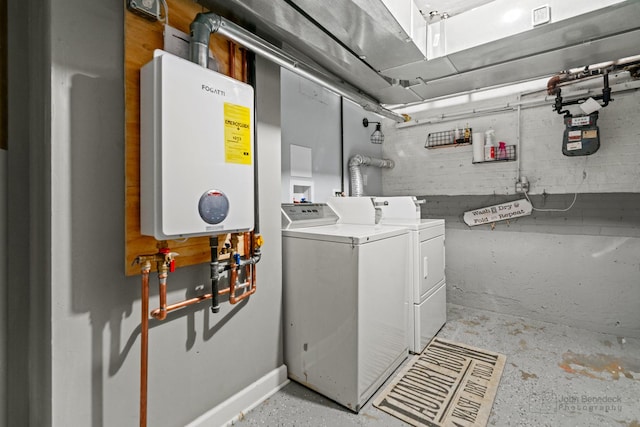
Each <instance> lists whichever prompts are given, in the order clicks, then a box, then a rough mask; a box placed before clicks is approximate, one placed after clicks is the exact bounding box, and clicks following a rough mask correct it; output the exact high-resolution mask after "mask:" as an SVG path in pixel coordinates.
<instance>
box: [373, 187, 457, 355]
mask: <svg viewBox="0 0 640 427" xmlns="http://www.w3.org/2000/svg"><path fill="white" fill-rule="evenodd" d="M373 204H374V207H375V209H376V210H377V211H378V212H379V214H378V216H379V217H380V223H381V224H393V225H400V226H403V227H407V228H408V229H409V234H410V236H411V250H410V255H409V257H410V258H411V264H412V268H411V273H410V274H411V279H410V282H411V285H410V288H409V300H408V301H409V302H408V303H409V323H408V336H409V351H411V352H412V353H421V352H422V350H424V348H425V347H426V345H427V344H429V341H431V339H432V338H433V337H434V336H435V335H436V333H437V332H438V331H439V330H440V328H442V326H443V325H444V324H445V322H446V321H447V288H446V280H445V248H444V241H445V234H444V219H424V218H420V206H419V204H418V200H417V199H416V197H413V196H396V197H374V198H373Z"/></svg>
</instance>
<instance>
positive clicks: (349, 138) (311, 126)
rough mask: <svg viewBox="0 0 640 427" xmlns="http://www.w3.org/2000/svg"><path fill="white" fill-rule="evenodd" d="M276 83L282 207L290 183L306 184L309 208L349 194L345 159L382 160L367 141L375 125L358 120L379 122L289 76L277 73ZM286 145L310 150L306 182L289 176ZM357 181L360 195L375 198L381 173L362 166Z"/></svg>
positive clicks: (373, 116)
mask: <svg viewBox="0 0 640 427" xmlns="http://www.w3.org/2000/svg"><path fill="white" fill-rule="evenodd" d="M281 78H282V87H281V92H282V203H291V202H292V200H290V197H289V195H290V192H291V191H290V186H291V180H294V181H295V182H298V183H301V184H305V183H310V184H312V185H313V194H314V200H313V201H314V202H326V201H327V199H328V198H329V197H330V196H333V190H344V192H345V193H347V194H349V192H350V188H349V168H348V163H349V159H350V158H351V157H352V156H353V155H355V154H364V155H367V156H371V157H375V158H380V157H381V156H382V146H380V145H375V144H371V142H370V140H369V136H370V135H371V134H372V133H373V131H374V130H375V125H369V127H367V128H365V127H364V126H363V125H362V119H363V118H365V117H366V118H367V119H369V120H373V121H381V118H380V117H379V116H377V115H375V114H372V113H369V112H366V111H364V110H363V109H362V107H360V106H359V105H357V104H355V103H353V102H351V101H349V100H346V99H343V100H341V98H340V96H338V95H336V94H334V93H333V92H331V91H329V90H327V89H325V88H323V87H321V86H319V85H317V84H315V83H313V82H311V81H309V80H307V79H305V78H303V77H300V76H298V75H297V74H294V73H293V72H291V71H288V70H282V74H281ZM341 102H342V112H343V113H342V114H343V116H342V117H343V120H342V130H341V124H340V109H341ZM341 132H342V134H341ZM383 132H384V129H383ZM341 140H342V142H341ZM292 144H293V145H299V146H304V147H308V148H311V150H312V177H311V178H304V177H296V176H293V177H292V176H291V161H290V146H291V145H292ZM341 163H342V168H341V167H340V164H341ZM362 175H363V181H364V180H365V179H366V185H364V190H365V194H366V195H375V194H381V192H382V172H381V170H380V169H378V168H375V167H367V166H363V167H362ZM364 176H366V178H364Z"/></svg>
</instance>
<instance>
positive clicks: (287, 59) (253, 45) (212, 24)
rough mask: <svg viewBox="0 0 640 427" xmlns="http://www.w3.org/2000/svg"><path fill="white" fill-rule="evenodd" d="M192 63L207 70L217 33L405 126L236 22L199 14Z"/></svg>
mask: <svg viewBox="0 0 640 427" xmlns="http://www.w3.org/2000/svg"><path fill="white" fill-rule="evenodd" d="M190 28H191V48H190V49H191V61H193V62H195V63H197V64H200V65H202V66H204V67H206V66H207V65H206V64H207V63H208V60H209V59H208V52H209V37H210V35H211V33H214V32H217V33H219V34H221V35H223V36H225V37H227V38H228V39H230V40H233V41H235V42H237V43H240V44H241V45H243V46H244V47H245V48H247V49H249V50H251V51H253V52H254V53H256V54H257V55H260V56H262V57H263V58H266V59H267V60H269V61H271V62H274V63H276V64H278V65H279V66H281V67H282V68H286V69H287V70H290V71H293V72H294V73H296V74H298V75H300V76H302V77H305V78H307V79H309V80H311V81H312V82H315V83H317V84H319V85H321V86H324V87H326V88H328V89H330V90H332V91H333V92H335V93H337V94H338V95H341V96H344V97H346V98H349V99H351V100H352V101H354V102H357V103H358V104H360V106H361V107H362V108H364V109H365V110H366V111H371V112H373V113H376V114H379V115H381V116H383V117H387V118H389V119H391V120H395V121H396V122H398V123H402V122H404V121H405V120H404V117H402V116H401V115H399V114H396V113H394V112H393V111H391V110H388V109H386V108H384V107H383V106H381V105H380V104H379V103H378V101H376V100H375V99H373V98H371V97H370V96H368V95H366V94H364V93H362V92H360V91H359V90H358V89H357V88H355V87H353V86H351V85H349V84H347V83H344V82H342V81H338V80H335V79H333V78H331V77H329V76H327V75H326V74H323V73H320V72H318V71H316V70H315V69H313V68H312V67H310V66H308V65H306V64H304V63H302V62H300V61H299V60H298V59H296V58H295V57H293V56H291V55H289V54H288V53H286V52H284V51H283V50H282V49H279V48H277V47H276V46H274V45H272V44H271V43H269V42H267V41H265V40H263V39H261V38H260V37H258V36H256V35H255V34H253V33H251V32H249V31H247V30H245V29H244V28H242V27H240V26H238V25H236V24H234V23H233V22H231V21H229V20H227V19H225V18H223V17H221V16H220V15H217V14H215V13H213V12H208V13H199V14H197V15H196V18H195V19H194V21H193V22H192V23H191V27H190Z"/></svg>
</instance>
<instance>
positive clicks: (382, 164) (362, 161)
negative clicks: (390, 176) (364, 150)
mask: <svg viewBox="0 0 640 427" xmlns="http://www.w3.org/2000/svg"><path fill="white" fill-rule="evenodd" d="M360 166H376V167H379V168H389V169H391V168H393V167H394V166H395V163H394V162H393V160H386V159H376V158H373V157H368V156H363V155H362V154H356V155H355V156H353V157H351V159H349V175H350V176H351V195H352V196H354V197H361V196H362V195H363V194H364V189H363V183H362V172H360Z"/></svg>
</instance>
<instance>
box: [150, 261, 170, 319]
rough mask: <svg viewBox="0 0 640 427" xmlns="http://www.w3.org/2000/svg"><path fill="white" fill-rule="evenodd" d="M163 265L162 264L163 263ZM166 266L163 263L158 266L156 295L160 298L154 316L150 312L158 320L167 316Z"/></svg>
mask: <svg viewBox="0 0 640 427" xmlns="http://www.w3.org/2000/svg"><path fill="white" fill-rule="evenodd" d="M163 265H164V264H163ZM166 270H167V267H166V265H164V267H163V266H162V265H160V266H159V268H158V296H159V298H160V308H159V309H158V314H157V315H156V316H154V315H153V313H152V314H151V315H152V316H153V317H155V318H156V319H158V320H164V319H166V318H167V275H168V274H167V271H166Z"/></svg>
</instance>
